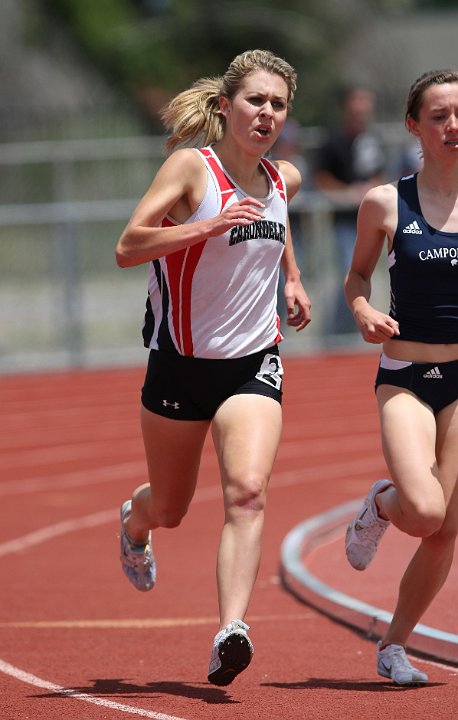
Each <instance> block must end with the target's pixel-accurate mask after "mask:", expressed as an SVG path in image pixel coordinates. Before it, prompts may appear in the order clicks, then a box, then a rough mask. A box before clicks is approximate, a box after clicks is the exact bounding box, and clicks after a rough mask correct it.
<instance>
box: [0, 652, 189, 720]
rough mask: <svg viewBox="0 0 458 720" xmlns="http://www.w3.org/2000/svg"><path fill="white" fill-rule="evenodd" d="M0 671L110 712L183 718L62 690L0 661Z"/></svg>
mask: <svg viewBox="0 0 458 720" xmlns="http://www.w3.org/2000/svg"><path fill="white" fill-rule="evenodd" d="M0 671H1V672H3V673H5V675H10V676H11V677H13V678H15V679H16V680H20V681H21V682H23V683H27V685H33V686H34V687H37V688H41V689H43V690H49V691H50V692H54V693H59V694H61V695H65V696H67V697H70V698H73V699H74V700H82V701H83V702H87V703H91V704H92V705H99V706H101V707H104V708H109V709H110V710H118V711H119V712H124V713H129V714H131V715H138V716H140V717H146V718H153V720H184V718H180V717H177V716H176V715H165V714H164V713H158V712H154V710H143V709H142V708H136V707H133V706H131V705H122V704H121V703H118V702H114V701H113V700H105V699H104V698H98V697H93V696H92V695H88V694H87V693H81V692H78V690H73V689H72V688H64V687H61V686H60V685H55V684H54V683H50V682H48V681H47V680H42V679H41V678H39V677H37V676H36V675H31V674H30V673H26V672H24V671H23V670H20V669H19V668H17V667H15V666H14V665H10V663H7V662H5V661H4V660H1V659H0Z"/></svg>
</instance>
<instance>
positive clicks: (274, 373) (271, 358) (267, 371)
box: [256, 353, 283, 390]
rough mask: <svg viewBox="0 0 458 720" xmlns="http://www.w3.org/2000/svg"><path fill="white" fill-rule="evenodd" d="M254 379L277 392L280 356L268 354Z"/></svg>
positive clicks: (279, 383) (281, 367) (281, 375)
mask: <svg viewBox="0 0 458 720" xmlns="http://www.w3.org/2000/svg"><path fill="white" fill-rule="evenodd" d="M256 378H257V379H258V380H261V382H264V383H266V384H267V385H272V386H273V387H275V388H277V390H281V383H282V378H283V365H282V364H281V359H280V356H279V355H271V354H270V353H268V354H267V355H266V356H265V357H264V360H263V361H262V365H261V367H260V369H259V372H258V373H257V374H256Z"/></svg>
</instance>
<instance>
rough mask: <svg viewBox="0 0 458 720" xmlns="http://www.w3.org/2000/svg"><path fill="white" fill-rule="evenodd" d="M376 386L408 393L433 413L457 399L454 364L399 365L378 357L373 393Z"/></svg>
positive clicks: (457, 371)
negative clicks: (428, 406) (402, 389)
mask: <svg viewBox="0 0 458 720" xmlns="http://www.w3.org/2000/svg"><path fill="white" fill-rule="evenodd" d="M384 366H385V367H384ZM379 385H395V386H396V387H401V388H405V389H406V390H410V392H412V393H414V394H415V395H416V396H417V397H418V398H420V400H423V402H425V403H427V404H428V405H430V407H431V408H432V410H433V412H434V413H437V412H439V410H442V408H444V407H446V406H447V405H450V404H451V403H452V402H455V400H457V399H458V360H452V361H451V362H445V363H423V362H421V363H418V362H403V361H400V360H392V359H391V358H387V357H386V355H384V354H382V357H381V359H380V366H379V369H378V373H377V377H376V380H375V389H377V388H378V387H379Z"/></svg>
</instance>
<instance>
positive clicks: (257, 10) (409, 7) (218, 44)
mask: <svg viewBox="0 0 458 720" xmlns="http://www.w3.org/2000/svg"><path fill="white" fill-rule="evenodd" d="M41 4H42V6H43V8H44V9H46V10H47V11H48V13H52V15H53V16H54V17H56V16H57V18H59V19H60V21H61V22H63V23H65V25H66V27H67V29H68V30H69V31H70V32H71V34H72V35H73V37H74V39H75V40H76V41H77V43H78V44H79V46H80V47H81V48H82V50H83V51H84V53H85V54H86V55H87V57H89V58H90V59H91V60H92V61H93V62H94V63H95V64H96V65H97V66H98V67H99V68H100V69H101V70H102V71H103V72H104V73H105V75H106V76H107V77H108V78H109V79H110V80H111V81H112V82H113V83H114V84H116V85H117V86H118V87H119V88H120V89H121V90H122V91H123V92H126V93H127V94H128V95H129V96H131V97H132V98H133V99H135V101H136V102H137V103H139V104H140V106H141V107H142V108H143V110H144V111H145V112H146V113H147V114H149V115H150V117H151V118H152V119H154V117H155V116H157V110H158V109H159V108H160V106H162V104H163V103H164V102H165V101H166V100H167V99H168V97H170V96H172V95H174V94H175V93H176V92H177V91H179V90H181V89H183V88H184V87H187V86H188V85H189V84H190V83H191V82H193V81H194V80H195V79H197V78H199V77H202V76H205V75H217V74H220V73H223V72H224V71H225V69H226V67H227V65H228V63H229V62H230V60H231V59H232V58H233V57H234V56H235V55H236V54H238V53H239V52H242V51H243V50H246V49H248V48H250V47H264V48H269V49H271V50H273V51H274V52H276V53H278V54H279V55H281V56H283V57H285V58H286V59H287V60H288V61H289V62H290V63H291V64H292V65H293V66H294V67H295V68H296V69H297V70H298V72H299V77H300V83H299V88H298V93H297V96H296V98H297V102H296V106H295V107H296V108H297V111H296V110H295V114H296V116H297V117H298V119H299V120H300V121H301V122H302V123H303V124H305V125H310V124H312V125H313V124H321V123H322V120H323V113H326V115H327V116H328V117H329V110H328V108H327V97H328V94H329V92H331V91H333V90H335V88H336V85H337V84H338V83H339V80H340V73H339V50H340V49H341V48H342V47H343V44H344V43H346V42H347V41H348V39H349V38H351V36H352V33H354V32H356V31H357V30H358V27H360V26H361V24H362V23H367V22H371V21H373V22H376V21H377V15H379V14H381V13H383V14H385V15H386V14H387V13H388V14H389V13H399V12H409V11H413V10H416V11H418V10H421V9H431V8H433V9H434V10H435V11H438V10H440V8H444V9H446V8H454V7H455V6H456V0H344V1H342V0H250V1H249V2H247V1H246V0H245V1H244V2H242V1H240V0H220V1H219V2H213V1H212V0H97V2H94V0H41ZM312 98H313V102H312Z"/></svg>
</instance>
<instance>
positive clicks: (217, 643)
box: [208, 620, 254, 686]
mask: <svg viewBox="0 0 458 720" xmlns="http://www.w3.org/2000/svg"><path fill="white" fill-rule="evenodd" d="M249 629H250V628H249V626H248V625H246V623H244V622H242V620H232V622H230V623H229V625H226V627H225V628H223V629H222V630H220V631H219V632H218V633H216V635H215V639H214V641H213V647H212V653H211V657H210V667H209V669H208V681H209V682H211V683H212V684H213V685H219V686H222V685H229V684H230V683H231V682H232V681H233V679H234V678H235V677H236V676H237V675H238V674H239V673H241V672H242V670H245V668H247V667H248V665H249V664H250V662H251V658H252V657H253V652H254V648H253V645H252V644H251V640H250V638H249V637H248V635H247V630H249Z"/></svg>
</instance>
